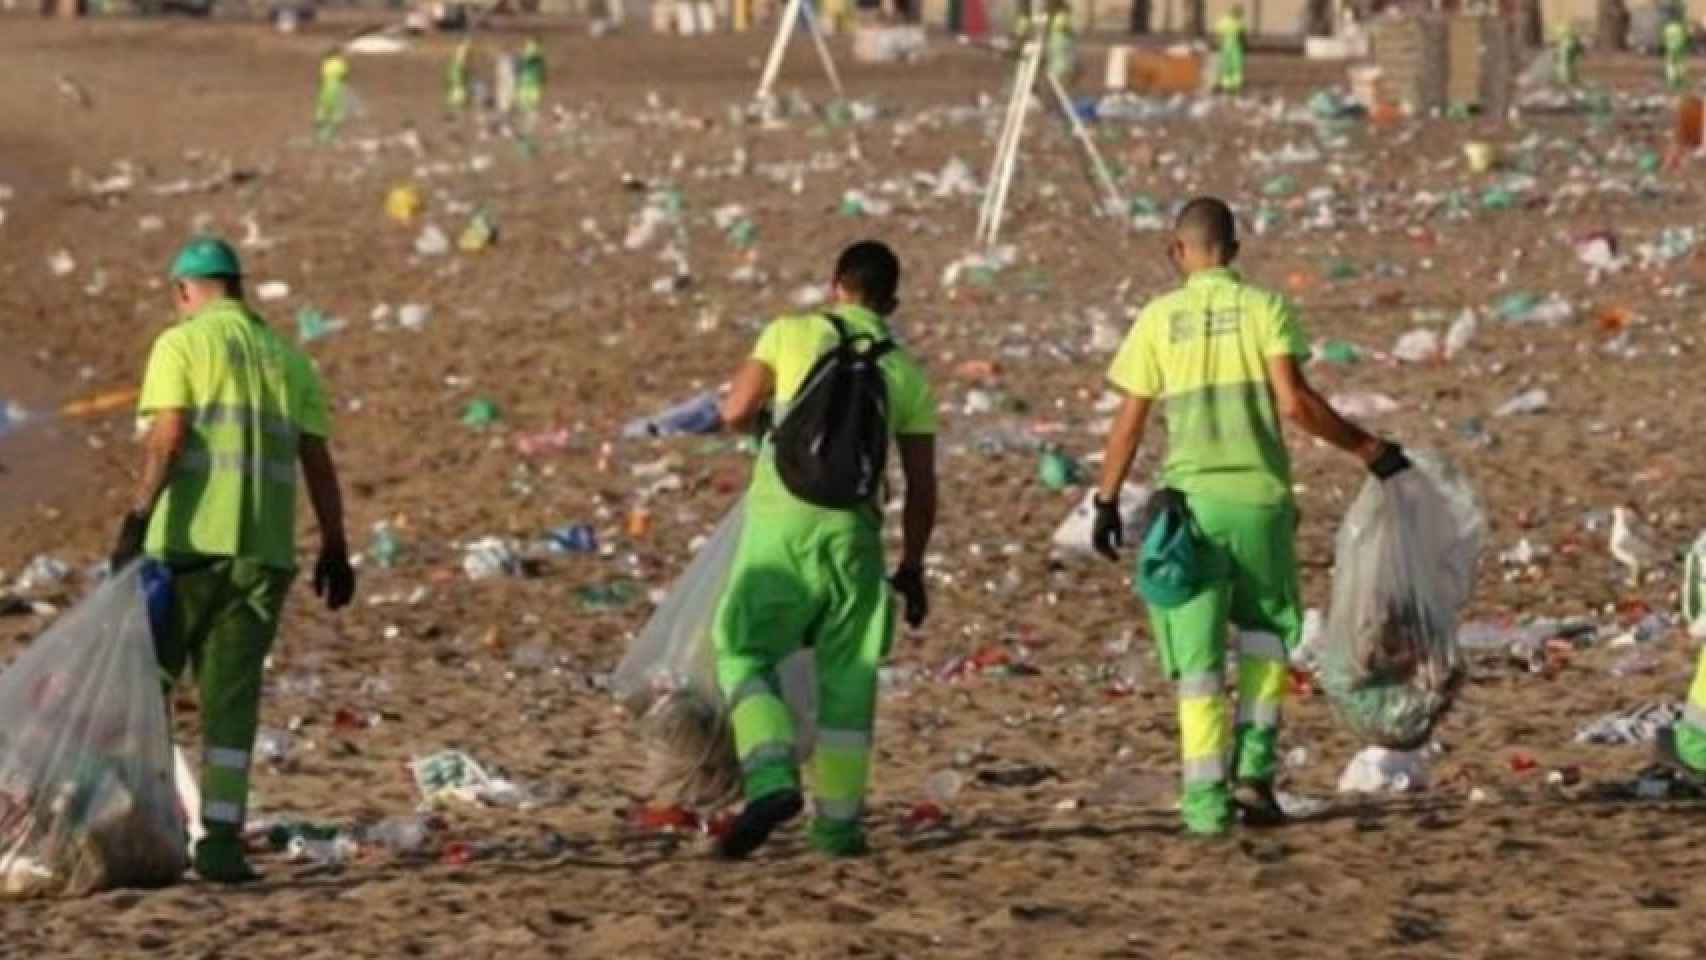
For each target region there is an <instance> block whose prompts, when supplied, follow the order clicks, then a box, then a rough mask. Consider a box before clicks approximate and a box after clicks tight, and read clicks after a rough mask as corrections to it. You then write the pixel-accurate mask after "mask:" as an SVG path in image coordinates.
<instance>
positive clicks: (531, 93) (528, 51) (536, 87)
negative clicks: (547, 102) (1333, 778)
mask: <svg viewBox="0 0 1706 960" xmlns="http://www.w3.org/2000/svg"><path fill="white" fill-rule="evenodd" d="M544 96H545V54H544V53H543V52H541V51H540V49H539V41H538V40H535V39H533V38H531V37H529V38H528V40H527V45H526V46H524V47H522V48H521V59H520V62H518V63H517V64H516V70H515V105H516V106H518V107H520V108H521V114H522V116H524V117H529V118H531V117H533V116H534V115H535V114H537V113H538V112H539V102H540V100H542V99H543V98H544Z"/></svg>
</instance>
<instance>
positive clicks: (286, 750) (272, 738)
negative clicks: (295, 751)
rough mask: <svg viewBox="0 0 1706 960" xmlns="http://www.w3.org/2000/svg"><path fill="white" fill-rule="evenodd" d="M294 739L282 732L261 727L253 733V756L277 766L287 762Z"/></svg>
mask: <svg viewBox="0 0 1706 960" xmlns="http://www.w3.org/2000/svg"><path fill="white" fill-rule="evenodd" d="M294 745H295V738H294V737H292V736H291V735H290V734H288V733H286V732H285V731H283V730H275V729H273V728H271V727H262V728H261V729H260V730H258V731H256V732H255V756H257V757H260V758H261V759H262V760H265V761H266V762H267V763H270V764H273V765H274V766H278V765H281V764H284V763H287V762H289V760H290V751H291V748H292V747H293V746H294Z"/></svg>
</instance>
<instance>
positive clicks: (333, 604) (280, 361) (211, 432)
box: [112, 237, 355, 883]
mask: <svg viewBox="0 0 1706 960" xmlns="http://www.w3.org/2000/svg"><path fill="white" fill-rule="evenodd" d="M171 280H172V298H173V304H174V306H175V307H176V309H177V312H178V315H179V318H180V322H179V323H177V324H176V325H175V326H173V327H172V328H171V329H169V330H167V331H166V332H165V333H162V334H161V335H160V336H159V338H158V339H156V340H155V342H154V348H153V351H152V352H151V353H150V354H149V358H148V369H147V373H146V374H145V376H144V378H143V381H142V393H141V396H140V398H139V400H138V402H137V409H138V412H139V413H140V414H141V415H142V416H144V417H148V418H151V419H152V424H151V426H150V427H149V430H148V434H147V438H146V440H145V441H144V448H143V450H144V454H143V467H142V476H141V479H140V480H139V481H138V483H137V489H136V494H135V499H134V500H133V501H132V505H131V509H130V511H129V512H128V513H126V514H125V516H124V521H123V523H122V525H121V527H120V532H119V538H118V544H117V546H116V548H115V549H114V551H113V556H112V564H113V569H115V570H116V569H118V568H120V567H122V566H124V565H125V564H127V563H129V562H130V561H131V560H133V559H135V558H136V557H137V556H138V555H140V554H141V553H143V552H144V551H146V553H147V554H148V555H149V556H151V557H155V558H158V559H159V560H160V561H162V562H163V563H164V564H165V565H166V567H167V568H168V569H169V570H170V571H171V573H172V585H173V592H174V596H175V599H174V603H173V609H172V627H171V630H170V631H169V633H168V635H167V636H165V637H162V638H157V640H156V646H157V649H156V653H157V655H158V658H159V661H160V667H161V670H162V671H163V672H164V673H165V675H166V676H167V678H168V682H176V680H177V678H178V677H179V676H180V675H181V674H182V673H183V670H184V667H185V665H186V663H187V664H188V665H190V666H191V667H193V668H194V671H195V675H196V679H197V681H198V683H199V685H200V693H201V717H202V739H203V751H202V770H201V791H202V804H201V817H202V826H203V828H204V830H205V835H204V837H203V838H202V840H201V841H200V842H199V843H198V844H197V845H196V849H195V855H194V865H195V870H196V872H197V873H198V874H199V875H201V876H202V877H203V878H205V879H207V880H211V881H215V882H219V883H241V882H245V881H248V880H252V879H255V878H256V874H255V873H254V871H253V870H251V869H250V867H249V865H248V862H247V861H246V859H245V858H244V856H243V845H242V831H243V819H244V813H245V809H246V806H247V803H248V796H249V765H250V753H251V750H252V748H253V747H254V741H255V729H256V726H257V724H258V722H259V718H260V700H261V670H262V666H263V664H264V663H265V661H266V658H267V653H268V651H269V650H270V649H271V648H272V642H273V638H274V637H275V636H276V635H277V632H278V622H279V611H280V609H281V608H282V607H283V605H284V596H285V592H286V590H287V589H288V588H289V586H290V582H291V580H292V579H293V578H294V576H295V569H296V544H295V538H296V471H297V465H298V464H299V463H300V465H301V470H302V474H303V476H304V478H305V479H306V480H307V486H308V494H309V498H310V500H311V502H312V503H313V506H314V513H315V516H316V517H317V518H318V520H319V525H320V557H319V562H318V563H317V564H316V565H315V567H314V592H315V593H316V594H317V595H319V596H322V597H324V598H325V599H326V604H327V606H328V607H330V608H331V609H333V610H337V609H340V608H342V607H344V606H346V605H347V604H348V603H349V602H350V599H351V598H352V597H353V596H354V593H355V573H354V571H352V570H351V569H350V564H349V550H348V547H347V545H346V543H345V539H344V520H343V500H342V495H341V493H340V491H339V489H338V474H337V469H336V467H335V466H334V465H333V462H332V454H331V450H330V449H329V448H328V446H327V443H326V437H327V434H328V427H329V422H328V415H327V411H326V401H325V394H324V393H323V391H322V390H321V388H320V382H319V378H318V377H317V376H316V375H315V373H314V369H313V366H312V365H311V363H310V362H309V360H308V358H307V357H305V356H303V355H302V354H301V353H300V352H298V351H297V350H296V349H295V348H294V347H292V346H291V345H290V344H288V343H287V342H286V341H285V340H284V339H283V338H282V337H280V336H278V335H277V334H276V333H274V332H273V331H272V329H271V328H269V327H268V326H267V325H266V324H265V323H264V322H263V321H262V320H261V318H260V317H259V316H257V315H256V314H255V313H254V312H252V311H251V310H250V309H249V308H248V307H247V306H246V305H245V304H244V303H243V282H242V269H241V267H240V265H239V264H238V261H237V255H236V253H234V252H233V251H232V249H231V247H230V246H229V245H227V244H226V243H224V242H223V241H220V240H217V239H214V238H211V237H202V238H197V239H194V240H191V241H190V243H189V244H188V245H187V246H185V247H184V249H183V251H182V252H181V253H179V254H178V256H177V259H176V260H175V261H174V262H173V264H172V269H171Z"/></svg>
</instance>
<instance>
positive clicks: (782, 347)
mask: <svg viewBox="0 0 1706 960" xmlns="http://www.w3.org/2000/svg"><path fill="white" fill-rule="evenodd" d="M899 282H900V262H899V260H897V259H896V258H895V255H894V253H893V252H892V251H890V250H889V248H888V247H886V246H884V245H882V244H880V243H870V242H867V243H859V244H855V245H853V246H851V247H849V248H848V249H847V250H846V251H845V252H843V253H842V254H841V257H840V259H839V260H838V261H837V262H836V265H835V272H834V276H833V286H834V305H833V306H832V307H831V308H830V309H829V310H828V311H827V312H825V313H820V314H808V315H801V316H785V317H781V318H779V319H777V320H775V321H773V322H772V323H771V324H770V325H769V326H768V327H766V328H765V330H764V332H763V334H762V335H760V337H759V339H758V345H757V347H756V349H755V350H754V351H753V354H752V356H751V357H749V358H748V359H747V360H746V361H745V362H744V363H743V364H742V365H741V367H740V369H739V371H738V372H737V373H736V375H735V378H734V382H733V385H732V386H731V387H730V389H729V392H728V395H727V397H726V398H725V399H724V400H723V403H722V416H723V419H724V421H725V422H726V423H727V424H729V425H730V426H732V427H735V428H744V427H746V426H747V425H750V424H751V423H753V422H754V421H755V420H756V419H757V418H758V417H759V415H760V412H761V410H762V409H763V407H764V405H765V404H766V403H767V402H772V401H773V402H774V403H775V405H776V408H777V409H779V410H782V411H784V413H783V415H782V418H781V420H780V422H779V424H778V425H777V428H776V431H775V432H774V433H773V434H772V435H771V437H770V438H769V439H768V440H767V441H766V442H765V443H764V445H763V447H762V449H761V451H760V453H759V456H758V459H757V462H756V464H755V465H754V467H753V477H752V483H751V485H750V487H749V488H748V490H747V494H746V521H745V526H744V528H743V529H742V531H741V539H740V544H739V546H738V547H737V548H736V556H735V560H734V564H733V568H732V570H731V571H730V573H729V580H728V584H729V586H728V588H727V590H726V592H725V593H724V596H723V599H722V602H721V604H720V605H719V608H718V611H717V614H716V619H715V622H714V626H713V635H714V640H715V646H716V658H717V681H718V684H719V686H721V688H722V690H723V692H724V695H725V696H726V698H727V700H728V703H729V705H730V710H731V714H730V716H731V722H732V725H733V728H734V740H735V747H736V750H737V752H738V754H739V756H740V761H741V768H742V770H743V772H744V777H745V796H746V806H745V808H744V809H743V810H742V811H741V813H740V815H739V816H738V817H737V818H736V820H735V821H734V824H733V825H732V826H731V828H730V829H729V831H728V833H726V834H725V835H724V836H723V838H722V840H721V842H720V846H719V852H720V853H721V855H723V856H724V857H728V858H739V857H744V856H746V855H748V854H750V853H751V852H752V851H754V850H756V849H757V848H758V847H759V846H760V845H761V844H763V843H764V841H765V840H766V839H768V838H769V836H770V834H771V832H772V831H773V830H775V829H776V828H777V827H778V826H780V825H781V824H782V823H784V822H786V821H787V820H790V819H792V818H793V817H794V816H795V815H797V814H798V813H799V812H800V810H801V809H802V807H803V805H804V800H803V797H802V795H801V792H800V776H799V771H798V770H797V769H796V765H795V753H794V751H795V732H794V725H793V722H792V719H791V715H790V714H789V711H788V707H787V705H786V704H785V703H784V702H783V700H782V698H781V690H780V687H779V683H778V680H777V673H776V670H777V667H778V665H779V664H781V663H782V662H783V661H784V660H786V659H788V657H789V656H791V655H792V654H794V653H796V652H798V651H800V650H802V649H804V648H808V647H809V648H810V649H811V650H812V651H813V652H814V654H815V660H816V665H817V697H818V702H817V711H818V712H817V740H816V752H815V755H814V773H815V775H814V777H813V784H814V789H815V791H816V815H815V817H814V818H813V821H812V824H811V828H810V833H809V838H810V842H811V844H812V845H813V846H814V847H815V848H817V849H818V850H819V851H822V852H824V853H828V854H830V855H834V856H854V855H858V854H861V853H864V852H865V850H866V844H865V834H864V827H863V824H862V822H861V820H862V814H863V810H864V800H865V788H866V783H867V781H868V780H869V778H870V772H871V730H872V724H873V721H874V718H875V712H876V702H877V671H878V668H879V666H880V664H881V663H882V661H883V658H884V657H886V656H887V655H888V652H889V647H890V645H891V643H892V641H893V636H894V612H893V601H892V599H891V597H890V588H891V587H892V588H893V590H894V591H896V592H898V593H899V594H900V595H901V596H902V597H903V598H904V599H905V606H906V620H907V622H908V623H909V624H911V625H912V626H913V627H917V626H919V625H920V624H922V623H923V622H924V618H925V615H926V613H927V611H928V604H927V599H926V595H925V587H924V567H923V564H924V551H925V548H926V546H927V545H928V544H929V541H930V535H931V532H932V530H933V529H934V527H935V522H936V463H935V449H936V446H935V433H936V401H935V397H934V395H933V393H932V391H931V389H930V385H929V383H928V381H926V380H925V378H924V373H923V371H922V369H921V368H920V367H919V365H918V363H917V361H915V360H914V359H913V358H912V357H911V356H910V355H909V354H908V353H907V352H906V351H905V350H904V349H903V348H901V347H900V346H898V345H897V344H896V343H895V342H894V340H893V337H892V334H891V333H890V330H889V327H888V323H887V320H886V318H887V317H888V316H889V315H890V314H892V313H893V312H894V310H895V309H896V307H897V306H898V301H897V300H896V298H895V292H896V290H897V288H898V285H899ZM891 436H892V437H893V438H894V440H895V442H896V445H897V446H898V449H899V451H900V460H901V468H902V473H903V475H904V478H905V482H906V489H905V508H904V541H903V547H902V553H901V561H900V566H899V568H898V570H897V571H896V572H895V574H894V575H893V577H891V578H888V579H887V580H885V578H884V569H883V562H884V561H883V536H882V506H881V499H880V498H881V495H882V486H883V464H884V462H885V458H886V456H887V451H888V447H889V443H890V437H891Z"/></svg>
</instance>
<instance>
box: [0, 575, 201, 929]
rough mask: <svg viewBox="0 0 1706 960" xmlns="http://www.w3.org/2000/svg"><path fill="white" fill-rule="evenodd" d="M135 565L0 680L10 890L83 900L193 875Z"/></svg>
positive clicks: (161, 581)
mask: <svg viewBox="0 0 1706 960" xmlns="http://www.w3.org/2000/svg"><path fill="white" fill-rule="evenodd" d="M169 591H170V578H169V575H168V574H167V573H166V572H165V571H164V570H163V569H162V568H160V567H158V566H155V565H152V564H148V563H147V562H142V563H136V564H132V565H131V566H129V567H127V568H126V569H124V570H123V571H121V572H120V573H119V574H118V575H116V576H114V577H111V578H109V579H108V580H107V581H106V582H104V583H102V584H101V585H100V586H99V587H98V588H96V590H95V592H94V593H93V594H91V595H90V596H89V597H88V598H87V599H85V600H84V601H83V602H82V603H80V604H78V605H77V606H76V607H75V608H73V609H72V610H71V611H70V612H69V613H67V614H65V616H63V617H61V618H59V620H58V621H56V622H55V623H54V624H53V625H52V626H51V627H49V628H48V629H47V631H46V632H44V633H43V634H42V635H41V636H40V637H37V638H36V640H35V642H34V643H32V644H30V647H29V649H28V650H26V651H25V652H24V653H23V655H22V656H20V657H18V659H17V660H16V661H15V662H13V663H12V665H11V666H9V667H7V668H6V669H5V671H4V672H0V891H3V892H4V895H6V896H10V897H43V896H81V895H85V894H89V893H92V892H95V891H98V890H105V889H109V888H113V887H157V886H164V885H166V884H170V883H172V882H173V881H175V880H177V879H178V878H179V877H180V876H182V875H183V872H184V870H185V868H186V867H187V866H188V859H187V856H186V854H187V846H188V840H187V837H186V835H185V832H184V817H183V812H182V808H181V807H180V806H179V802H178V795H177V789H176V787H175V785H174V782H173V765H172V764H173V761H172V741H171V731H170V725H169V723H168V720H167V714H166V702H165V698H164V695H163V694H162V692H161V685H160V670H159V667H158V666H157V661H156V659H155V654H154V637H153V633H152V628H151V626H150V617H149V612H150V604H151V603H152V604H153V605H154V609H155V610H156V611H157V612H158V611H159V609H160V605H161V604H163V603H169V602H170V593H169Z"/></svg>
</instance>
